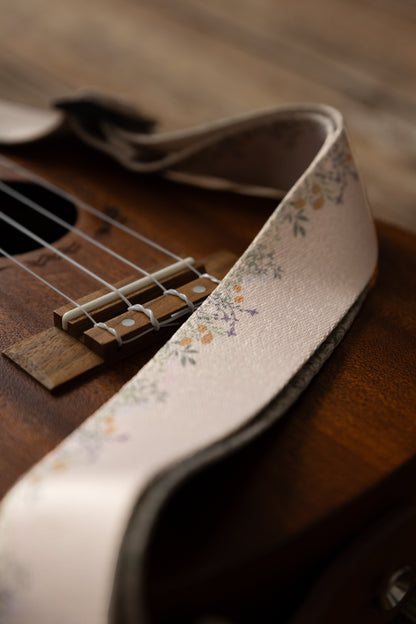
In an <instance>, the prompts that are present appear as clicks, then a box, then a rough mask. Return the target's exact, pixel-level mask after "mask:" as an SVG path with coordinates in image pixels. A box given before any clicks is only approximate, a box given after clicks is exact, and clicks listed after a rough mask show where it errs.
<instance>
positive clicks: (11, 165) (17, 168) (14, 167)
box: [0, 155, 220, 284]
mask: <svg viewBox="0 0 416 624" xmlns="http://www.w3.org/2000/svg"><path fill="white" fill-rule="evenodd" d="M0 165H4V166H5V167H6V168H8V169H10V170H11V171H13V172H15V173H18V174H19V173H20V174H21V175H23V176H24V177H26V178H27V179H28V180H31V181H32V182H35V183H37V184H39V185H40V186H42V187H43V188H45V189H47V190H49V191H51V192H52V193H55V194H56V195H58V196H59V197H61V198H63V199H65V200H67V201H69V202H71V203H73V204H75V205H77V206H79V207H80V208H82V209H83V210H85V211H86V212H88V213H89V214H92V215H94V216H95V217H98V218H99V219H101V220H102V221H105V222H106V223H108V224H109V225H111V226H113V227H115V228H117V229H119V230H121V231H123V232H125V233H126V234H128V235H129V236H132V237H134V238H136V239H137V240H140V241H141V242H142V243H144V244H146V245H148V246H150V247H153V248H154V249H156V250H157V251H160V252H161V253H163V254H165V255H167V256H169V257H171V258H173V259H174V260H177V261H181V262H184V264H185V266H187V268H188V269H189V270H191V271H193V272H194V273H195V274H196V275H197V276H198V277H206V278H207V279H209V280H211V281H212V282H214V283H215V284H219V283H220V280H218V279H217V278H216V277H214V276H213V275H210V274H209V273H201V272H200V271H198V269H197V268H196V267H194V266H193V265H192V264H190V263H188V262H186V261H185V260H184V259H183V258H181V257H180V256H178V255H177V254H175V253H174V252H172V251H170V250H169V249H166V248H165V247H163V246H162V245H160V244H159V243H156V242H155V241H152V240H151V239H150V238H148V237H147V236H144V235H143V234H140V233H139V232H136V231H135V230H133V229H132V228H130V227H129V226H128V225H125V224H124V223H120V222H119V221H116V220H115V219H113V218H112V217H110V216H109V215H106V214H105V213H102V212H100V211H99V210H97V209H96V208H94V207H93V206H91V205H90V204H88V203H87V202H86V201H84V200H82V199H79V198H77V197H75V195H73V194H72V193H69V192H67V191H64V190H63V189H61V188H59V187H58V186H56V185H55V184H53V183H52V182H49V181H48V180H45V179H44V178H42V177H41V176H39V175H38V174H36V173H33V172H32V171H30V170H29V169H26V168H25V167H23V166H22V165H18V164H17V163H15V162H13V161H11V160H9V159H8V158H5V157H4V156H1V155H0ZM69 228H71V226H69Z"/></svg>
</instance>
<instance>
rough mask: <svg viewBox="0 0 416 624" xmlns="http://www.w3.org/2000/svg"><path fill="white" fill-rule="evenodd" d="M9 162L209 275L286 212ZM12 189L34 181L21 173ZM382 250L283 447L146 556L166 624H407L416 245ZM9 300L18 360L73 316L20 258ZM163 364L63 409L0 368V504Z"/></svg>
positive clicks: (92, 386)
mask: <svg viewBox="0 0 416 624" xmlns="http://www.w3.org/2000/svg"><path fill="white" fill-rule="evenodd" d="M7 156H8V157H10V158H11V159H12V160H13V159H14V160H15V161H16V162H19V163H21V164H23V165H24V166H25V167H27V168H28V169H30V170H32V171H34V172H35V173H38V174H40V175H42V176H44V177H45V178H47V179H48V180H50V181H51V182H53V183H54V184H56V185H57V186H59V187H61V188H63V189H65V190H67V191H70V192H73V193H74V194H75V195H77V196H78V197H79V198H80V199H82V200H84V201H87V202H88V203H91V204H92V205H93V206H94V207H95V208H99V209H100V210H102V211H104V212H107V214H109V215H110V216H113V217H114V218H115V219H116V220H120V221H121V222H123V223H125V224H127V225H129V226H130V227H132V228H133V229H136V230H138V231H140V233H142V234H144V235H145V236H148V237H149V238H151V239H154V240H156V241H157V242H159V243H160V244H162V245H163V246H164V247H167V248H169V249H172V250H173V251H174V252H175V253H177V254H179V255H181V256H193V257H195V258H196V259H200V258H204V257H206V256H209V255H210V254H213V253H214V252H216V251H218V250H221V249H226V250H228V251H230V252H232V253H234V254H236V255H240V254H241V253H242V252H243V251H244V249H245V248H246V247H247V245H248V244H249V242H250V241H251V240H252V239H253V237H254V236H255V234H256V233H257V231H258V230H259V229H260V227H261V226H262V224H263V223H264V222H265V221H266V219H267V217H268V216H269V214H270V213H271V211H272V210H273V209H274V207H275V202H274V201H273V200H265V199H260V200H259V199H254V198H243V197H236V196H233V195H232V194H227V193H218V192H209V191H201V190H195V189H191V188H188V187H185V186H180V185H174V184H172V183H169V182H167V181H164V180H162V179H160V178H149V179H146V180H145V179H143V178H140V177H138V176H136V175H134V174H132V173H129V172H127V171H124V170H123V169H122V168H121V167H119V166H118V165H115V164H114V163H113V162H112V161H110V160H109V159H107V158H106V157H104V156H101V155H99V154H97V153H95V152H93V151H92V150H90V149H88V148H86V147H84V146H82V145H81V144H79V143H78V142H77V141H76V140H74V139H71V138H62V137H55V138H53V139H49V140H45V141H43V142H41V143H38V144H35V145H32V146H26V147H24V148H19V149H14V150H9V151H8V152H7ZM1 175H2V178H1V179H4V180H7V181H16V180H17V178H18V177H19V176H16V175H15V174H11V173H10V172H8V171H7V170H6V169H2V171H1ZM74 210H75V211H76V217H75V225H76V227H78V228H79V229H82V230H83V231H84V232H85V233H87V234H89V235H90V236H92V237H94V238H96V239H97V240H99V241H100V242H101V243H103V244H105V245H108V246H110V247H112V248H113V249H114V250H116V251H117V252H119V253H120V254H123V255H125V256H126V257H128V258H129V259H130V260H131V261H133V262H136V263H137V264H139V265H140V266H143V267H144V268H145V269H147V270H148V269H151V268H152V267H153V266H154V265H158V264H159V263H160V262H161V261H162V260H163V258H162V257H161V256H160V254H157V253H155V252H154V251H153V250H152V249H150V248H148V247H147V248H146V247H145V246H143V245H141V244H139V243H138V242H137V241H136V240H134V239H132V238H130V237H128V236H127V235H126V234H124V233H120V232H117V231H116V229H115V228H112V227H108V226H107V225H106V224H103V222H101V221H100V220H99V219H98V218H96V217H93V216H90V215H88V214H86V213H84V212H83V211H82V210H80V209H78V207H77V206H75V207H74ZM379 236H380V265H379V275H378V279H377V281H376V283H375V285H374V287H373V288H372V290H371V291H370V294H369V296H368V298H367V300H366V302H365V303H364V306H363V308H362V311H361V312H360V314H359V316H358V318H357V320H356V321H355V323H354V324H353V327H352V328H351V330H350V331H349V333H348V334H347V337H346V338H345V340H344V341H343V342H342V343H341V345H340V346H339V347H338V349H337V350H336V352H335V353H334V355H333V356H332V357H331V358H330V360H329V361H328V362H327V364H325V366H324V368H323V369H322V370H321V372H320V373H319V374H318V376H317V377H316V378H315V379H314V381H313V382H312V383H311V385H310V387H309V388H308V390H307V391H306V392H305V393H304V394H303V395H302V396H301V398H300V399H299V400H298V401H297V403H296V404H295V405H294V406H293V407H292V408H291V409H290V410H289V412H288V414H287V415H286V416H285V417H284V418H283V419H282V420H281V421H280V422H279V423H277V424H276V425H275V426H273V427H272V428H271V430H270V431H269V432H267V434H264V435H263V436H261V437H260V439H258V440H256V441H255V442H253V443H252V444H250V445H249V446H248V447H247V448H245V449H242V450H240V451H239V452H238V453H235V454H234V455H232V456H231V457H229V458H226V459H224V460H222V461H221V462H219V463H218V465H216V466H213V467H211V468H209V469H206V470H204V471H202V472H201V474H197V475H194V476H192V477H190V478H189V479H187V480H186V481H185V482H184V483H183V484H182V485H181V486H180V487H179V488H178V489H177V490H176V491H175V493H172V495H171V496H170V497H169V498H168V500H167V501H166V503H165V505H164V507H163V510H161V513H160V516H159V519H158V522H157V524H156V526H155V529H154V532H153V535H152V539H151V541H150V544H149V549H148V567H147V569H148V575H147V579H146V589H147V596H148V603H149V610H150V612H151V614H152V618H153V619H152V621H155V622H174V621H178V622H179V621H180V622H185V621H192V620H193V619H194V618H195V617H197V616H198V615H200V614H203V613H210V612H214V613H218V614H220V615H223V616H227V617H229V618H230V620H231V621H232V622H253V621H264V622H267V621H268V620H267V618H268V617H269V615H270V614H272V613H274V616H273V618H274V619H273V621H281V622H284V621H286V620H287V619H288V618H292V621H293V622H294V623H298V622H299V624H301V623H303V622H304V621H308V623H309V624H313V623H314V622H317V623H318V622H319V623H320V624H324V623H325V622H334V621H337V622H339V623H340V624H342V623H343V622H345V624H347V623H348V622H352V621H353V622H354V623H356V622H363V624H364V623H367V622H368V623H369V622H375V623H377V622H385V621H391V619H392V618H393V617H394V615H395V614H396V613H397V611H398V609H399V608H400V606H401V605H398V607H397V608H394V609H386V608H384V607H383V606H382V605H381V603H380V596H381V595H383V592H385V588H386V587H387V584H388V581H389V579H390V578H391V576H392V574H393V573H394V572H395V571H397V570H400V569H403V568H405V567H406V566H407V567H409V568H412V566H414V567H415V569H416V548H415V547H414V546H413V544H412V540H411V538H410V536H411V534H412V531H414V530H416V516H414V509H413V506H414V505H415V503H416V501H415V495H414V494H413V491H414V487H413V484H414V482H415V477H416V474H415V471H416V466H415V462H414V459H413V458H414V454H415V452H416V424H415V405H416V389H415V383H414V370H415V367H416V312H415V306H414V303H413V298H412V293H413V294H414V292H415V291H416V245H415V237H414V236H413V235H411V234H407V233H405V232H401V231H400V230H396V229H395V228H392V227H388V226H385V225H380V227H379ZM54 244H55V245H56V247H57V248H59V249H60V250H61V251H63V252H64V253H65V254H68V255H69V256H71V257H72V258H74V259H75V260H77V261H78V262H80V263H81V264H86V265H88V267H89V268H90V269H91V270H92V271H94V272H96V273H97V274H99V275H101V276H102V277H104V278H105V279H106V280H108V281H117V280H119V279H123V278H124V277H126V276H128V275H129V273H130V272H131V271H130V270H129V269H128V267H123V266H122V265H121V264H120V263H118V262H114V261H113V260H111V259H110V260H109V259H108V257H105V255H104V254H103V253H102V252H100V253H96V252H95V251H94V250H93V249H92V248H91V247H90V246H89V245H87V244H86V243H85V242H84V241H82V240H80V239H79V238H78V237H77V236H76V235H75V234H74V233H73V232H68V233H67V234H65V235H64V236H62V237H60V238H59V240H57V241H55V242H54ZM17 257H18V258H19V260H21V261H22V262H24V263H26V264H28V265H29V266H30V267H31V268H32V270H33V271H35V272H36V273H38V274H39V275H41V276H42V277H44V278H45V279H48V280H51V281H52V280H53V281H54V283H56V284H58V285H59V287H60V288H61V289H62V290H63V291H64V292H68V293H69V294H70V295H71V296H73V297H75V298H76V297H81V296H83V295H85V294H88V292H91V291H93V290H95V289H96V288H97V285H96V284H94V282H93V281H92V280H91V278H89V277H82V276H80V275H79V273H77V274H74V271H73V268H72V267H70V266H68V265H67V264H66V263H65V261H64V260H63V259H59V258H57V257H56V256H54V255H53V254H52V252H50V250H46V249H42V248H40V249H35V250H32V251H28V252H25V253H21V254H18V256H17ZM0 290H1V293H2V294H1V301H2V303H1V311H0V323H1V341H2V342H1V348H2V350H3V349H5V348H7V347H9V346H10V345H12V344H13V343H15V342H18V341H19V340H22V339H24V338H26V337H29V336H31V335H33V334H36V333H37V332H40V331H43V330H45V329H47V328H48V327H50V326H52V324H53V319H52V315H53V310H54V309H56V308H57V307H59V306H60V305H62V299H61V298H60V297H59V296H58V295H57V294H56V293H54V292H53V291H50V290H48V289H47V287H45V286H44V285H43V284H41V283H40V282H38V281H36V280H35V279H34V278H32V277H31V276H29V275H28V274H26V273H25V272H24V271H23V270H22V269H21V268H19V267H17V266H16V265H13V264H12V263H11V262H10V261H9V260H8V259H7V258H4V257H3V258H0ZM158 346H159V345H158V344H155V345H154V346H151V347H150V348H147V349H146V350H145V352H138V353H136V354H134V355H132V356H130V357H129V358H126V359H124V360H121V361H119V362H117V363H116V364H114V365H111V364H109V365H106V366H104V367H103V368H102V369H100V370H99V371H97V372H93V373H90V374H87V375H86V376H84V377H82V378H80V379H76V380H74V381H73V382H71V383H69V384H67V385H66V386H64V387H62V388H61V389H59V390H58V391H57V392H55V393H54V394H51V393H50V392H48V391H47V390H46V389H45V388H43V387H42V386H41V385H40V384H39V383H38V382H37V381H35V380H34V379H32V378H31V377H30V376H29V375H28V374H26V373H25V372H24V371H22V370H21V369H19V368H18V367H17V366H15V365H14V364H13V363H12V362H11V361H9V360H7V359H6V358H4V357H2V358H0V367H1V368H0V378H1V385H2V394H1V399H0V400H1V404H0V411H1V414H2V426H1V428H0V494H1V495H4V494H5V492H6V491H7V490H8V489H9V488H10V487H11V486H12V485H13V483H14V482H15V481H16V479H17V478H18V477H19V476H20V475H21V474H23V473H24V472H25V471H26V470H27V469H29V468H30V467H31V466H32V465H33V464H34V463H36V462H37V461H38V460H40V459H41V458H42V457H43V456H44V455H45V454H46V453H47V452H48V451H49V450H51V449H52V448H54V447H55V446H56V445H57V444H58V443H59V442H60V441H61V440H62V439H63V438H64V437H65V436H66V435H68V434H69V433H70V432H71V431H73V430H74V429H75V428H76V427H77V426H78V425H79V424H81V423H82V422H83V421H84V420H85V418H87V417H88V416H89V415H90V414H91V413H93V412H94V410H95V409H97V408H98V407H99V406H100V405H101V404H102V403H104V402H105V401H106V400H107V399H108V398H110V397H111V396H112V395H113V394H114V393H115V392H117V391H118V390H119V388H120V387H121V386H122V384H123V383H125V382H126V381H128V379H130V378H131V377H132V376H133V375H134V373H135V372H136V371H137V370H139V368H140V367H141V366H142V365H143V364H144V363H145V362H146V361H147V360H148V359H149V358H150V357H151V356H152V354H153V353H155V351H156V350H157V348H158ZM219 391H220V389H219ZM372 527H373V528H372ZM367 532H369V533H368V536H367ZM362 536H365V537H362ZM413 541H414V540H413ZM368 544H370V545H369V546H368ZM366 545H367V546H366ZM413 551H415V552H413ZM336 555H338V560H336ZM334 559H335V562H334V563H331V562H332V560H334ZM337 561H338V563H337ZM330 565H333V566H334V567H333V568H331V569H330V571H329V572H328V573H327V575H328V578H325V572H324V570H325V569H326V568H327V567H328V566H330ZM357 571H359V574H358V572H357ZM321 575H322V579H323V580H322V583H323V585H322V587H321V585H320V582H318V584H317V585H316V589H315V590H314V591H312V593H311V594H310V598H308V599H307V600H306V602H305V605H306V606H305V609H307V610H308V612H307V614H306V615H305V613H306V612H305V611H302V609H300V611H299V610H298V606H299V604H300V602H301V601H302V600H303V599H304V596H305V595H306V594H307V593H308V591H309V589H310V588H311V587H312V586H313V585H314V583H315V581H316V578H317V577H319V576H321ZM380 605H381V606H380ZM276 617H278V618H279V619H278V620H276ZM259 618H260V619H259ZM302 618H303V619H302ZM305 618H308V619H307V620H306V619H305ZM334 618H335V619H334Z"/></svg>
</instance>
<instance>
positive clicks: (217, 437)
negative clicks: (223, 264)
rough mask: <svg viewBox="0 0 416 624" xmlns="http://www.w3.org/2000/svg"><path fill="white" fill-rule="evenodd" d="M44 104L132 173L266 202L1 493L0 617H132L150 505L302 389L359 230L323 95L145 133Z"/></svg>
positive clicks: (357, 291) (93, 107)
mask: <svg viewBox="0 0 416 624" xmlns="http://www.w3.org/2000/svg"><path fill="white" fill-rule="evenodd" d="M57 105H58V106H59V108H60V110H62V111H64V113H63V114H64V117H65V123H66V125H67V127H69V128H70V129H71V131H72V132H74V133H75V134H76V135H77V136H79V138H80V139H81V140H83V141H85V142H86V143H88V144H89V145H91V146H93V147H94V148H96V149H99V150H101V151H103V152H106V153H108V154H109V155H111V156H112V157H114V158H115V159H116V160H117V161H118V162H120V163H121V164H123V165H124V166H126V167H128V168H129V169H131V170H134V171H136V172H137V173H138V174H160V175H163V176H166V177H169V178H171V179H174V180H178V181H181V182H187V183H190V184H197V185H202V186H205V187H210V188H216V189H222V190H224V189H226V190H232V191H234V192H237V193H250V194H253V195H259V196H267V197H274V198H275V199H276V203H278V202H279V203H278V205H277V208H276V210H275V211H274V213H273V214H272V215H271V217H270V218H269V219H268V221H267V222H266V223H265V225H264V226H263V228H262V229H261V231H260V232H259V233H258V235H257V236H256V238H255V239H254V240H253V242H252V243H251V244H250V246H249V247H248V249H247V250H246V251H245V252H244V253H243V255H242V256H241V257H240V258H239V260H238V261H237V262H236V264H235V265H234V266H233V268H232V269H231V270H230V271H229V273H228V274H227V275H226V277H225V278H224V279H223V280H222V282H221V284H220V285H219V286H218V287H217V288H216V290H215V291H214V293H213V294H212V295H211V296H210V297H208V298H207V299H206V300H205V302H204V303H203V304H202V305H201V306H200V307H199V308H198V309H197V310H196V311H195V312H194V313H193V314H192V315H191V316H190V317H189V319H188V320H187V321H186V322H185V323H184V324H183V325H182V326H181V327H180V329H179V330H178V331H177V332H176V333H175V334H174V335H173V337H172V338H171V339H170V340H169V342H168V343H167V344H165V346H163V347H162V348H161V349H160V350H159V351H158V353H157V354H156V355H155V356H154V357H153V358H152V359H151V360H150V361H149V363H148V364H147V365H146V366H144V368H142V369H141V370H140V372H139V373H138V374H137V375H136V376H135V377H134V378H133V379H132V380H131V381H130V382H129V383H127V384H126V385H125V386H124V387H123V388H122V389H121V390H120V391H119V392H118V393H117V394H116V395H115V396H114V397H113V398H112V399H111V400H110V401H108V403H106V404H105V405H104V406H103V407H101V408H100V409H99V410H98V411H97V412H96V413H95V414H93V415H92V416H90V417H89V418H88V419H87V420H86V421H85V422H84V423H83V424H82V425H81V426H80V427H79V428H78V429H77V430H76V431H74V432H73V433H72V434H71V435H69V436H68V437H67V438H66V439H65V440H64V441H63V442H62V443H61V444H60V445H59V446H58V447H57V448H56V449H55V450H54V451H53V452H51V453H50V454H49V455H48V456H47V457H46V458H44V459H43V460H42V461H41V462H40V463H38V464H37V465H36V466H35V467H34V468H33V469H31V470H30V471H29V472H28V473H27V474H26V475H25V476H24V477H23V478H22V479H21V480H20V481H19V482H18V483H17V484H16V485H15V486H14V487H13V488H12V490H11V491H10V492H9V493H8V495H7V496H6V498H5V499H4V501H3V503H2V505H1V513H0V622H1V623H2V624H27V623H28V622H30V623H31V624H56V623H57V622H60V624H75V623H77V624H87V623H88V624H103V623H104V622H111V623H115V622H121V623H122V624H137V623H139V622H140V623H145V622H147V621H148V614H147V609H146V603H145V598H144V563H145V555H146V546H147V544H148V540H149V536H150V534H151V530H152V526H153V525H154V522H155V518H156V517H157V514H158V511H159V510H160V507H161V505H162V503H163V501H164V500H166V498H167V496H168V494H169V492H172V491H173V489H174V488H176V487H177V486H178V484H179V483H181V482H182V481H183V480H184V479H185V478H186V477H187V476H189V475H190V474H191V473H193V472H195V471H197V470H200V469H201V468H202V467H204V466H207V465H209V464H212V463H213V462H215V461H217V460H218V459H219V458H221V457H223V456H224V455H226V454H229V453H231V452H234V451H235V450H236V449H238V448H240V447H242V446H243V445H245V444H247V443H248V442H249V441H250V440H252V439H254V438H255V437H256V436H258V435H259V434H260V433H261V432H262V431H264V430H265V429H267V427H269V426H270V425H271V424H272V423H273V422H275V421H276V420H277V419H278V418H280V417H281V416H282V415H283V414H284V413H285V412H286V411H287V410H288V408H289V407H290V406H291V405H292V404H293V403H294V401H295V400H296V399H297V397H298V396H299V395H300V393H301V392H302V391H303V390H304V389H305V388H306V386H307V385H308V384H309V382H310V381H311V379H312V378H313V376H314V375H315V374H316V373H317V372H318V371H319V369H320V367H321V366H322V364H323V363H324V362H325V360H326V359H327V358H328V357H329V355H330V354H331V353H332V351H333V349H334V348H335V347H336V346H337V345H338V343H339V342H340V340H341V339H342V338H343V336H344V334H345V332H346V331H347V329H348V327H349V325H350V324H351V322H352V320H353V318H354V317H355V315H356V314H357V312H358V310H359V308H360V305H361V303H362V301H363V299H364V297H365V294H366V292H367V289H368V287H369V284H370V282H371V279H372V277H373V274H374V271H375V268H376V262H377V243H376V237H375V231H374V226H373V222H372V218H371V215H370V212H369V209H368V205H367V201H366V197H365V194H364V192H363V188H362V185H361V181H360V178H359V176H358V174H357V170H356V166H355V163H354V159H353V157H352V154H351V150H350V145H349V141H348V138H347V135H346V132H345V128H344V122H343V119H342V117H341V115H340V114H339V113H338V112H337V111H336V110H334V109H332V108H329V107H325V106H318V105H304V106H296V107H283V108H278V109H275V110H268V111H262V112H257V113H253V114H248V115H243V116H240V117H237V118H235V119H228V120H224V121H219V122H215V123H212V124H208V125H205V126H202V127H199V128H194V129H191V130H186V131H183V132H173V133H169V134H152V133H151V130H152V129H153V122H152V121H151V120H149V119H147V118H146V117H144V116H142V115H141V114H140V113H138V112H137V111H136V110H133V109H131V108H129V107H127V106H125V105H124V104H121V103H119V102H114V101H112V100H111V101H109V100H108V99H103V98H100V97H98V96H88V97H87V96H84V97H81V98H72V99H66V100H61V101H60V102H59V103H58V104H57ZM214 197H215V196H214V195H213V199H214ZM236 219H238V215H236ZM57 418H59V414H57Z"/></svg>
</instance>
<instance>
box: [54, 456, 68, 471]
mask: <svg viewBox="0 0 416 624" xmlns="http://www.w3.org/2000/svg"><path fill="white" fill-rule="evenodd" d="M65 469H66V464H65V462H63V461H61V460H59V459H58V460H57V461H56V462H55V463H54V465H53V470H55V472H62V471H63V470H65Z"/></svg>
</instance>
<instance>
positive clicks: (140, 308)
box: [128, 293, 179, 331]
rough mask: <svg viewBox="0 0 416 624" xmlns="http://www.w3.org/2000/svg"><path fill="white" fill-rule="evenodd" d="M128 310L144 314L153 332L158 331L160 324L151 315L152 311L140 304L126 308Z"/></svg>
mask: <svg viewBox="0 0 416 624" xmlns="http://www.w3.org/2000/svg"><path fill="white" fill-rule="evenodd" d="M178 294H179V293H178ZM128 310H136V312H143V314H146V316H147V317H148V318H149V320H150V322H151V324H152V325H153V328H154V330H155V331H159V329H160V323H159V321H158V320H157V318H156V317H155V315H154V314H153V311H152V310H151V309H150V308H145V307H144V306H142V305H141V304H140V303H136V304H135V305H131V306H130V307H129V308H128Z"/></svg>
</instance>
